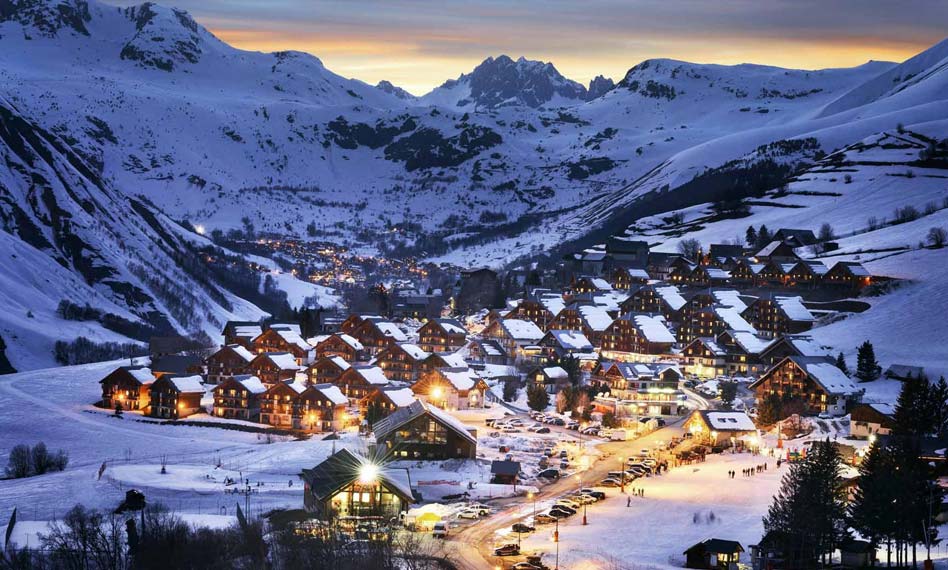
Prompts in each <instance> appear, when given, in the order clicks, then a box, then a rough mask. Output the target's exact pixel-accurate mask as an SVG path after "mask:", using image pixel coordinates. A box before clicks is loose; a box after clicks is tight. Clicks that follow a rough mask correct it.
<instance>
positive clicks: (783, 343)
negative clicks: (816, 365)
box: [760, 334, 828, 368]
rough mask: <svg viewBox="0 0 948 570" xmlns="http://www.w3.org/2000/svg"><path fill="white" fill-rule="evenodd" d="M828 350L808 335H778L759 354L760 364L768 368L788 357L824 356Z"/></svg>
mask: <svg viewBox="0 0 948 570" xmlns="http://www.w3.org/2000/svg"><path fill="white" fill-rule="evenodd" d="M827 354H828V349H826V348H823V347H822V346H821V345H820V344H819V343H817V342H816V341H814V340H813V337H811V336H808V335H802V334H797V335H790V334H785V335H780V336H779V337H777V338H776V339H775V340H773V341H771V342H770V343H769V344H768V345H767V347H766V348H765V349H764V350H763V351H761V353H760V362H761V364H762V365H763V366H764V367H766V368H770V367H772V366H776V365H777V363H779V362H780V361H782V360H783V359H784V358H786V357H788V356H826V355H827Z"/></svg>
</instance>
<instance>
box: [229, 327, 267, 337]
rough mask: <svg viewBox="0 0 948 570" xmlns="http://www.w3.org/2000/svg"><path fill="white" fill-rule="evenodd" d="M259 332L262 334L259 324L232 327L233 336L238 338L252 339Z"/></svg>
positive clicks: (258, 334)
mask: <svg viewBox="0 0 948 570" xmlns="http://www.w3.org/2000/svg"><path fill="white" fill-rule="evenodd" d="M261 334H263V329H262V328H260V325H237V326H236V327H234V336H236V337H238V338H245V339H247V340H253V339H255V338H257V337H258V336H260V335H261Z"/></svg>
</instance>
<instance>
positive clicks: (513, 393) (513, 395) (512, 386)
mask: <svg viewBox="0 0 948 570" xmlns="http://www.w3.org/2000/svg"><path fill="white" fill-rule="evenodd" d="M517 384H518V382H517V381H516V380H506V381H504V394H503V396H504V401H505V402H513V401H514V400H516V399H517V388H518V386H517Z"/></svg>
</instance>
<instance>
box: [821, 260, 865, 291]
mask: <svg viewBox="0 0 948 570" xmlns="http://www.w3.org/2000/svg"><path fill="white" fill-rule="evenodd" d="M820 283H821V285H823V286H824V287H836V288H840V289H850V290H853V291H858V290H860V289H862V288H864V287H868V286H869V285H870V284H871V283H872V274H870V273H869V270H868V269H866V268H865V267H863V266H862V265H860V264H859V263H856V262H852V261H839V262H837V263H836V265H834V266H833V267H832V268H831V269H830V270H829V271H827V272H826V273H825V274H824V275H823V279H822V280H821V282H820Z"/></svg>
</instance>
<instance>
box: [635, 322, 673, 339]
mask: <svg viewBox="0 0 948 570" xmlns="http://www.w3.org/2000/svg"><path fill="white" fill-rule="evenodd" d="M632 319H633V322H634V323H635V327H636V328H637V329H639V331H640V332H641V333H642V335H643V336H644V337H645V340H647V341H648V342H659V343H671V344H674V343H675V335H673V334H672V333H671V331H670V330H668V327H667V326H665V322H664V321H663V320H662V319H661V318H659V317H652V316H649V315H634V316H633V317H632Z"/></svg>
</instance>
